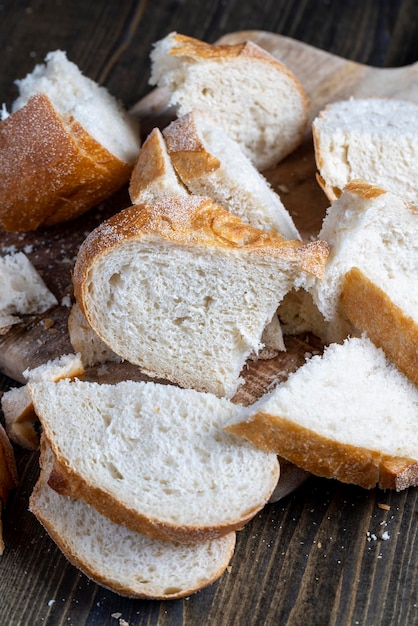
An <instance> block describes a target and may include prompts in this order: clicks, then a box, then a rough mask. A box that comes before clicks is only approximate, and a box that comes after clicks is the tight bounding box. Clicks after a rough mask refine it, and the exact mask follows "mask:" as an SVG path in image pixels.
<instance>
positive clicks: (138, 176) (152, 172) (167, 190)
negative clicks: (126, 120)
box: [129, 128, 189, 204]
mask: <svg viewBox="0 0 418 626" xmlns="http://www.w3.org/2000/svg"><path fill="white" fill-rule="evenodd" d="M188 193H189V192H188V191H187V189H186V188H185V187H184V185H183V184H182V183H181V182H180V180H179V178H178V176H177V174H176V171H175V169H174V167H173V164H172V162H171V159H170V155H169V154H168V152H167V146H166V144H165V141H164V139H163V136H162V134H161V131H160V130H159V129H158V128H153V130H152V131H151V132H150V134H149V135H148V137H147V138H146V140H145V141H144V143H143V144H142V146H141V150H140V151H139V154H138V158H137V160H136V162H135V165H134V169H133V171H132V175H131V179H130V182H129V195H130V198H131V201H132V204H143V203H144V202H154V200H156V199H157V198H160V197H161V196H187V195H188Z"/></svg>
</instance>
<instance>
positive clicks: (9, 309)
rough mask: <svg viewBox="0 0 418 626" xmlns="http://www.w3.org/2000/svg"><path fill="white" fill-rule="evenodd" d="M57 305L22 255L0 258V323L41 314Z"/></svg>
mask: <svg viewBox="0 0 418 626" xmlns="http://www.w3.org/2000/svg"><path fill="white" fill-rule="evenodd" d="M56 304H58V301H57V299H56V297H55V296H54V294H53V293H52V292H51V291H50V290H49V289H48V287H47V286H46V285H45V283H44V281H43V280H42V278H41V276H40V275H39V273H38V272H37V271H36V269H35V267H34V266H33V265H32V263H31V262H30V260H29V259H28V257H27V256H26V255H25V254H24V253H23V252H16V253H14V254H7V255H6V256H4V257H0V321H1V319H2V318H7V316H9V317H10V320H12V321H15V319H14V316H19V315H25V314H34V313H42V312H43V311H46V310H47V309H49V308H50V307H52V306H55V305H56Z"/></svg>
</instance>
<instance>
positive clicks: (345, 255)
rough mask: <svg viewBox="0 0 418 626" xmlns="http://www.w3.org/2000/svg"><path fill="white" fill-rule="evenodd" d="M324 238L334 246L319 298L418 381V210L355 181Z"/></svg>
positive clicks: (333, 210) (328, 311) (334, 318)
mask: <svg viewBox="0 0 418 626" xmlns="http://www.w3.org/2000/svg"><path fill="white" fill-rule="evenodd" d="M319 237H320V238H322V239H324V240H325V241H327V242H328V244H329V245H330V255H329V258H328V260H327V265H326V271H325V276H324V279H323V280H322V281H317V283H316V284H315V285H313V287H312V288H311V292H312V296H313V298H314V300H315V302H316V304H317V306H318V308H319V310H320V311H321V313H322V314H323V315H324V317H325V319H326V320H327V321H329V322H330V323H331V324H334V325H335V324H338V323H339V321H340V320H343V321H344V319H348V321H349V322H350V323H351V324H352V325H353V326H354V327H356V328H357V329H358V330H359V331H360V332H366V333H367V335H368V336H369V337H370V338H371V340H372V341H373V342H374V343H375V344H376V345H378V346H380V347H382V348H383V349H384V351H385V352H386V354H387V355H388V357H389V358H390V359H391V360H392V361H393V362H394V363H395V364H396V365H397V366H398V367H399V369H400V370H401V371H403V372H404V374H406V375H407V376H409V377H410V378H411V380H412V381H413V382H414V383H415V384H418V351H417V348H416V346H417V345H418V297H417V293H418V276H417V267H418V243H417V242H418V209H417V208H416V207H414V206H412V205H409V204H408V203H406V202H405V201H404V200H403V199H402V198H400V197H399V196H397V195H395V194H393V193H390V192H386V191H384V190H383V189H381V188H379V187H374V186H371V185H368V184H367V183H365V182H363V181H352V182H351V183H349V185H347V187H346V189H345V191H344V193H343V195H342V196H341V198H340V199H339V200H336V201H335V202H334V203H333V204H332V206H331V207H330V208H329V210H328V213H327V215H326V217H325V220H324V222H323V226H322V229H321V232H320V234H319Z"/></svg>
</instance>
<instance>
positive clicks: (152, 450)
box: [29, 381, 279, 543]
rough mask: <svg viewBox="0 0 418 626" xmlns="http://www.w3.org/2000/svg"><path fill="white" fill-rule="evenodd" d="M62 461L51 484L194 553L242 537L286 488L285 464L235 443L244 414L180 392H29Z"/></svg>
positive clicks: (145, 386) (85, 388) (132, 387)
mask: <svg viewBox="0 0 418 626" xmlns="http://www.w3.org/2000/svg"><path fill="white" fill-rule="evenodd" d="M29 390H30V393H31V396H32V401H33V403H34V407H35V411H36V413H37V414H38V416H39V419H40V421H41V423H42V427H43V433H44V435H45V438H46V440H47V441H48V444H49V445H50V446H51V449H52V451H53V454H54V457H55V459H56V463H55V467H54V470H53V472H52V474H51V476H50V479H49V484H50V486H51V487H53V488H54V489H55V490H56V491H58V492H59V493H62V494H65V495H70V496H73V497H76V498H80V499H83V500H84V501H86V502H88V503H89V504H91V505H92V506H94V507H95V508H96V509H97V510H98V511H99V512H100V513H102V514H103V515H106V516H107V517H109V518H110V519H111V520H112V521H114V522H115V523H123V524H125V525H126V526H127V527H128V528H131V529H132V530H136V531H138V532H143V533H144V534H147V535H149V536H150V537H153V538H155V539H162V540H169V541H178V542H181V543H194V542H197V541H204V540H207V539H212V538H215V537H220V536H222V535H225V534H227V533H229V532H231V531H233V530H236V529H238V528H241V527H242V526H243V525H244V524H245V523H246V522H248V521H249V520H250V519H251V518H252V517H253V516H254V515H255V514H256V513H257V511H259V510H260V509H261V508H262V507H263V506H264V504H265V503H266V502H267V501H268V499H269V497H270V495H271V493H272V492H273V489H274V488H275V486H276V484H277V479H278V475H279V464H278V461H277V458H276V455H275V454H270V453H266V452H263V451H262V450H258V449H257V448H256V447H254V446H253V445H252V444H249V443H248V442H244V441H242V440H241V441H240V440H239V439H238V438H236V437H235V436H234V435H230V434H229V433H225V432H224V430H223V427H224V425H225V424H226V423H227V422H228V421H230V420H232V419H233V416H234V415H237V413H239V411H240V410H242V407H240V406H239V405H235V404H232V403H231V402H229V401H227V400H223V399H219V398H217V397H215V396H213V395H210V394H201V393H198V392H196V391H193V390H190V389H180V388H179V387H175V386H172V385H161V384H156V383H144V382H132V381H124V382H122V383H119V384H117V385H100V384H98V383H88V382H83V381H74V382H69V381H59V382H57V383H49V382H44V383H37V384H31V385H29Z"/></svg>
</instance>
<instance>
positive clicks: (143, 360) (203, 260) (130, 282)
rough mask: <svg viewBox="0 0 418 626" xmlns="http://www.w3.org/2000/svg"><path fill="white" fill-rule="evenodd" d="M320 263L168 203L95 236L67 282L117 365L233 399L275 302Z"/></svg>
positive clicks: (299, 249)
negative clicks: (129, 365) (116, 356)
mask: <svg viewBox="0 0 418 626" xmlns="http://www.w3.org/2000/svg"><path fill="white" fill-rule="evenodd" d="M326 256H327V246H326V244H324V243H323V242H313V243H309V244H302V243H301V242H300V241H286V240H284V239H282V238H281V237H279V236H278V235H275V234H274V233H267V232H264V231H260V230H258V229H255V228H252V227H251V226H247V225H245V224H244V223H243V222H242V221H241V220H240V219H239V218H238V217H236V216H234V215H231V214H230V213H229V212H228V211H225V210H224V209H222V208H221V207H219V206H216V205H214V204H213V203H212V201H211V200H210V199H208V198H200V197H198V196H187V197H185V198H179V197H176V198H168V197H166V198H161V199H160V200H159V201H156V202H155V203H153V204H145V205H142V206H141V207H138V206H134V207H131V208H128V209H125V210H124V211H122V212H121V213H119V214H118V215H116V216H114V217H112V218H111V219H109V220H108V221H107V222H105V223H104V224H102V225H101V226H99V227H98V228H97V229H96V230H95V231H93V233H91V234H90V235H89V237H88V238H87V239H86V241H85V242H84V243H83V245H82V246H81V248H80V250H79V254H78V257H77V261H76V264H75V267H74V273H73V281H74V289H75V295H76V298H77V301H78V304H79V305H80V308H81V309H82V311H83V313H84V315H85V317H86V319H87V321H88V323H89V324H90V325H91V326H92V328H93V329H94V331H95V332H96V333H97V334H98V335H99V336H100V337H101V338H102V340H103V341H104V342H105V343H106V344H107V345H108V346H109V347H110V348H111V349H112V350H113V351H114V352H116V353H117V354H119V355H120V356H121V357H122V358H123V359H125V360H127V361H129V362H131V363H134V364H137V365H139V366H140V367H141V369H142V370H143V371H144V372H145V373H147V374H148V375H151V376H157V377H159V378H165V379H168V380H171V381H172V382H176V383H178V384H179V385H180V386H183V387H192V388H195V389H198V390H200V391H210V392H212V393H215V394H217V395H220V396H226V397H232V396H233V395H234V393H235V392H236V390H237V388H238V386H239V384H240V383H241V382H242V381H241V379H240V372H241V369H242V367H243V365H244V363H245V361H246V359H247V358H248V356H249V355H250V354H251V353H252V352H256V353H257V352H258V351H259V350H260V349H261V348H262V347H263V346H262V343H261V336H262V333H263V330H264V328H265V327H266V325H267V324H268V323H269V322H270V321H271V319H272V317H273V315H274V314H275V311H276V309H277V306H278V304H279V302H280V300H281V299H282V298H283V296H284V295H285V293H287V292H288V291H289V290H290V289H291V288H292V287H293V286H295V285H299V286H300V285H302V284H303V285H305V284H312V282H313V281H314V280H315V276H321V274H322V271H323V267H324V263H325V259H326Z"/></svg>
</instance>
